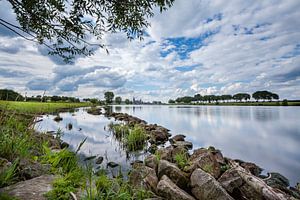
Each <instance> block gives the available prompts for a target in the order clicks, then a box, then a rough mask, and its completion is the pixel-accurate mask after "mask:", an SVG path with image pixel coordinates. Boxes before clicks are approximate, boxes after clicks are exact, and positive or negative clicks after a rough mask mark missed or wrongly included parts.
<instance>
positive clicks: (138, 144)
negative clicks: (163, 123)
mask: <svg viewBox="0 0 300 200" xmlns="http://www.w3.org/2000/svg"><path fill="white" fill-rule="evenodd" d="M146 141H147V134H146V131H145V130H144V128H143V127H141V126H139V125H135V126H134V127H133V129H132V130H130V132H129V134H128V135H127V136H126V138H125V146H126V147H127V149H128V150H129V151H136V150H142V149H143V148H144V146H145V144H146Z"/></svg>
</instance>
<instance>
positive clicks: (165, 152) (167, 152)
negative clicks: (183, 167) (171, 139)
mask: <svg viewBox="0 0 300 200" xmlns="http://www.w3.org/2000/svg"><path fill="white" fill-rule="evenodd" d="M172 151H173V147H172V146H168V147H166V148H161V149H158V150H157V151H156V154H157V155H158V156H159V159H161V160H167V161H169V162H172Z"/></svg>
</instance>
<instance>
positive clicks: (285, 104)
mask: <svg viewBox="0 0 300 200" xmlns="http://www.w3.org/2000/svg"><path fill="white" fill-rule="evenodd" d="M281 105H283V106H288V105H289V104H288V101H287V100H286V99H283V101H282V103H281Z"/></svg>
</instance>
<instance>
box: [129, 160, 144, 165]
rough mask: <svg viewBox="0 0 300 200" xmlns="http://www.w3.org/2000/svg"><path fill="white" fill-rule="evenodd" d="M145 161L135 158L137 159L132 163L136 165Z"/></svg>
mask: <svg viewBox="0 0 300 200" xmlns="http://www.w3.org/2000/svg"><path fill="white" fill-rule="evenodd" d="M143 163H144V162H143V161H141V160H135V161H132V162H131V163H130V165H132V166H135V165H139V164H143Z"/></svg>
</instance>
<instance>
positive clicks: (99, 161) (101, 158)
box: [95, 156, 103, 165]
mask: <svg viewBox="0 0 300 200" xmlns="http://www.w3.org/2000/svg"><path fill="white" fill-rule="evenodd" d="M102 162H103V157H102V156H99V157H98V158H97V159H96V161H95V163H96V164H97V165H100V164H102Z"/></svg>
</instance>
